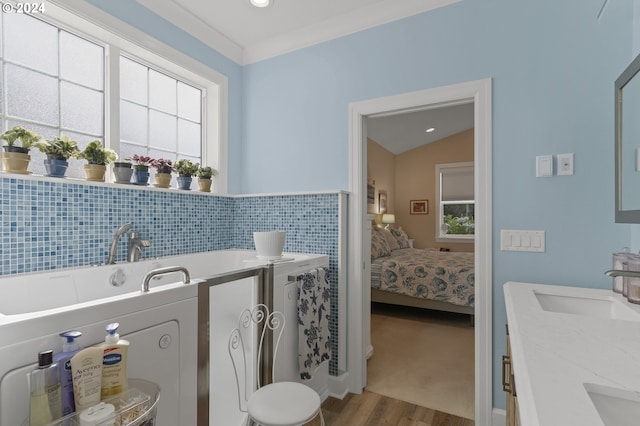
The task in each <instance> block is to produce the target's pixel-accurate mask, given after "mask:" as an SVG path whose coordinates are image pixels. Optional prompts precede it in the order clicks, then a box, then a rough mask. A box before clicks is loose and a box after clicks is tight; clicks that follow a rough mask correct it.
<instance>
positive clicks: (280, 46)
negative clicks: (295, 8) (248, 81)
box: [242, 0, 462, 65]
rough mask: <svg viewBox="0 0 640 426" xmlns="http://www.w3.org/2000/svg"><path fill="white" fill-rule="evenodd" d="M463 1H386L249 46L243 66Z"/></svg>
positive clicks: (245, 49)
mask: <svg viewBox="0 0 640 426" xmlns="http://www.w3.org/2000/svg"><path fill="white" fill-rule="evenodd" d="M459 1H462V0H426V1H425V0H409V1H403V2H401V3H398V2H397V1H396V0H385V1H381V2H378V3H374V4H371V5H369V6H366V7H363V8H360V9H357V10H354V11H352V12H350V13H347V14H344V15H340V16H337V17H335V18H332V19H328V20H325V21H322V22H319V23H317V24H314V25H311V26H308V27H305V28H301V29H299V30H296V31H292V32H288V33H286V34H283V35H281V36H277V37H272V38H269V39H266V40H264V41H261V42H259V43H255V44H252V45H250V46H246V47H245V48H244V55H243V61H242V65H247V64H251V63H255V62H259V61H262V60H265V59H269V58H272V57H275V56H279V55H282V54H285V53H289V52H293V51H295V50H298V49H302V48H305V47H309V46H313V45H315V44H319V43H322V42H325V41H329V40H334V39H337V38H340V37H344V36H346V35H349V34H353V33H356V32H358V31H362V30H366V29H368V28H373V27H376V26H378V25H382V24H386V23H389V22H393V21H397V20H399V19H402V18H406V17H409V16H413V15H417V14H419V13H423V12H427V11H429V10H433V9H437V8H440V7H444V6H448V5H450V4H453V3H457V2H459Z"/></svg>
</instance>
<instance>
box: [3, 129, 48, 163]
mask: <svg viewBox="0 0 640 426" xmlns="http://www.w3.org/2000/svg"><path fill="white" fill-rule="evenodd" d="M0 139H2V140H4V141H5V142H6V143H7V144H6V145H5V146H3V149H4V152H2V153H1V156H2V165H3V168H4V171H6V172H10V173H21V174H27V173H29V172H28V171H27V168H28V167H29V161H31V156H30V155H29V150H30V149H31V147H32V146H34V145H35V144H36V143H37V142H38V141H39V140H40V139H42V136H40V135H39V134H37V133H35V132H33V131H31V130H27V129H25V128H23V127H20V126H15V127H13V128H12V129H9V130H7V131H6V132H4V133H3V134H1V135H0ZM17 141H20V146H16V145H15V143H16V142H17Z"/></svg>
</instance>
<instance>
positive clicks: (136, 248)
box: [127, 231, 151, 262]
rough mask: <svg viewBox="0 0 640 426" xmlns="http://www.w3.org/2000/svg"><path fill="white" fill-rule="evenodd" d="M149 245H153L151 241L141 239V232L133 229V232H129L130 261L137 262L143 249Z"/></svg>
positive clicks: (128, 253)
mask: <svg viewBox="0 0 640 426" xmlns="http://www.w3.org/2000/svg"><path fill="white" fill-rule="evenodd" d="M147 247H151V241H149V240H143V239H141V238H140V233H139V232H136V231H132V232H131V234H129V244H128V250H127V259H128V260H129V262H137V261H138V260H140V255H141V254H142V249H143V248H147Z"/></svg>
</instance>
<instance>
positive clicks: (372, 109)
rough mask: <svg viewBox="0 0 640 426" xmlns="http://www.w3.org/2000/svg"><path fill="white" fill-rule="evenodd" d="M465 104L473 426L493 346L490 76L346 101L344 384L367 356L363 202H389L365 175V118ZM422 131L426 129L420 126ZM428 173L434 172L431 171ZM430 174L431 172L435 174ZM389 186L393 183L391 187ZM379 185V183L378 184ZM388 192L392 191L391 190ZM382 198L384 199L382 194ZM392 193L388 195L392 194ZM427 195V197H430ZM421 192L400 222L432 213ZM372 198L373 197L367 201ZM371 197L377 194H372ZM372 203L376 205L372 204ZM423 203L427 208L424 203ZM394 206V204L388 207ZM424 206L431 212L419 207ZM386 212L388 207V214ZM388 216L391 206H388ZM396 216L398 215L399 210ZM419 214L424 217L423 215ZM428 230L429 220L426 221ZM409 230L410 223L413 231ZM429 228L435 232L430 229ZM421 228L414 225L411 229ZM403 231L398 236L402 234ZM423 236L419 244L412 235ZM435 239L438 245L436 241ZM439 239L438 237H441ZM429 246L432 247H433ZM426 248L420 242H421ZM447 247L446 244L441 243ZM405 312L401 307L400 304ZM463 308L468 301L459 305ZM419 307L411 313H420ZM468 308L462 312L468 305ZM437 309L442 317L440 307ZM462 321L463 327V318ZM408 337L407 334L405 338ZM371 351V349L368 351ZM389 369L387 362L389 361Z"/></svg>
mask: <svg viewBox="0 0 640 426" xmlns="http://www.w3.org/2000/svg"><path fill="white" fill-rule="evenodd" d="M462 104H472V105H473V122H474V126H473V130H471V132H472V133H473V153H474V155H473V159H472V162H473V165H474V172H473V175H474V192H475V197H474V198H475V199H474V203H475V205H474V219H475V222H474V225H475V235H474V238H473V239H474V242H475V243H474V244H473V245H474V248H475V255H474V254H473V253H471V255H472V256H473V258H474V271H473V274H474V276H475V278H474V281H475V284H474V285H475V289H474V290H475V295H474V296H473V297H474V306H473V308H471V312H472V313H474V314H475V315H474V318H475V327H474V328H472V332H473V336H474V338H473V354H474V355H473V356H474V362H473V365H474V384H473V385H472V386H473V387H474V392H473V394H474V406H475V408H474V418H475V422H476V424H491V423H492V406H493V403H492V364H493V363H492V356H491V353H492V350H491V344H492V339H491V334H492V333H491V332H492V326H491V316H492V314H491V293H492V291H491V290H492V273H491V253H492V238H491V235H492V231H491V80H490V79H484V80H477V81H472V82H467V83H460V84H455V85H452V86H445V87H439V88H435V89H427V90H422V91H418V92H410V93H406V94H401V95H393V96H388V97H383V98H377V99H371V100H366V101H360V102H355V103H352V104H351V105H350V111H349V112H350V119H349V129H350V147H351V167H350V175H351V184H350V188H351V195H350V201H349V205H350V208H349V210H350V213H349V224H350V226H349V253H350V258H349V286H348V293H349V295H348V298H349V310H348V324H347V327H348V336H351V337H348V338H349V342H350V345H349V346H348V350H347V360H348V365H349V368H348V376H346V377H347V378H348V382H347V383H348V386H349V390H350V391H351V392H355V393H359V392H361V391H362V390H363V389H365V388H366V386H367V355H368V353H369V352H370V350H371V348H372V345H371V320H372V317H371V287H370V285H369V283H370V276H371V270H370V269H371V262H370V248H371V235H372V232H375V229H373V228H372V220H375V218H376V214H377V213H378V212H377V211H375V210H374V211H370V210H369V209H368V205H369V204H374V208H376V207H378V208H379V205H380V202H381V200H382V202H383V206H384V204H386V207H387V209H388V208H389V206H390V205H389V196H390V194H389V191H388V190H387V193H386V194H384V193H383V197H382V198H381V197H380V193H379V192H376V191H375V189H374V190H373V191H371V189H372V188H371V187H370V185H368V183H369V182H368V181H367V177H368V170H367V148H368V146H367V144H368V141H367V135H368V131H367V121H368V119H370V118H378V117H383V116H392V115H398V114H405V113H410V112H415V111H420V110H426V109H439V108H443V107H449V106H455V105H462ZM423 131H424V132H425V133H426V129H424V130H423ZM433 173H434V175H435V172H433ZM434 179H435V176H434ZM395 187H396V186H394V188H395ZM383 189H384V188H383ZM394 191H395V189H394ZM385 196H386V197H385ZM395 196H396V195H395V194H394V197H395ZM429 196H431V195H429ZM419 197H421V198H410V200H409V205H408V206H406V207H405V206H404V205H403V206H402V207H401V208H402V209H404V210H405V212H404V213H403V214H407V216H406V218H408V222H407V223H411V222H412V218H411V216H412V215H411V213H408V212H409V210H411V211H413V212H414V215H415V216H419V215H421V214H422V215H423V216H429V215H432V214H434V209H435V208H436V206H435V204H434V203H433V201H435V200H431V199H430V198H426V197H427V195H420V196H419ZM371 198H373V199H374V200H373V202H371ZM376 198H377V199H376ZM376 202H377V203H378V205H377V206H376V205H375V204H376ZM427 204H429V206H428V207H427ZM398 208H400V205H399V204H398V205H396V204H395V199H394V210H396V209H398ZM427 208H428V209H429V210H428V211H429V212H430V213H426V211H427ZM388 214H391V213H388ZM393 214H394V216H395V212H393ZM399 216H400V217H402V214H399ZM378 219H380V221H384V222H386V223H383V224H382V225H383V226H384V227H386V225H387V224H388V223H389V221H390V219H393V220H394V221H396V223H398V224H399V225H400V226H402V223H399V222H398V221H399V220H404V219H399V218H396V217H393V218H390V217H387V218H386V219H385V218H383V217H378ZM423 220H424V219H423ZM433 228H435V222H434V225H433ZM415 229H416V228H413V230H414V231H415ZM431 232H433V233H436V232H437V230H436V229H433V230H432V231H431ZM419 233H420V231H418V234H419ZM402 234H405V235H402ZM399 236H400V237H401V238H404V239H405V240H412V239H413V240H414V241H413V243H414V244H415V243H419V244H422V243H423V242H424V241H426V240H424V239H423V237H419V238H412V236H411V235H410V234H409V235H406V233H404V232H403V233H400V235H399ZM416 240H422V242H419V241H416ZM438 244H439V245H440V244H441V243H440V242H438ZM442 244H443V243H442ZM439 245H438V246H436V247H432V248H435V249H439V247H440V246H439ZM425 247H426V245H425ZM445 248H446V247H445ZM402 309H403V310H405V308H402ZM462 309H463V311H462V312H465V311H464V309H467V310H468V309H469V307H462ZM424 311H425V310H424V309H419V310H418V312H424ZM467 312H468V311H467ZM444 315H449V314H447V313H445V314H444ZM465 327H469V324H468V319H467V320H466V324H465ZM405 340H406V341H410V340H412V339H411V338H408V339H405ZM375 351H376V349H375V348H373V352H374V357H375ZM388 368H389V369H392V368H393V367H392V366H389V367H388Z"/></svg>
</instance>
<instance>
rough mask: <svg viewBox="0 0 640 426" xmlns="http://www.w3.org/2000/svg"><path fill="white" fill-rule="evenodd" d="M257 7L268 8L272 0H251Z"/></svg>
mask: <svg viewBox="0 0 640 426" xmlns="http://www.w3.org/2000/svg"><path fill="white" fill-rule="evenodd" d="M249 1H250V2H251V4H252V5H254V6H255V7H267V6H269V5H270V4H271V0H249Z"/></svg>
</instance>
